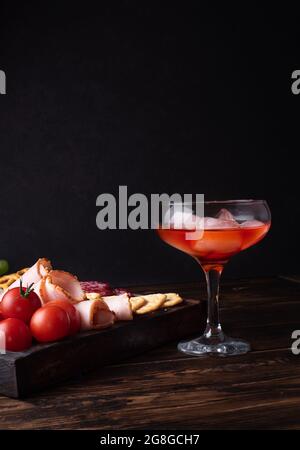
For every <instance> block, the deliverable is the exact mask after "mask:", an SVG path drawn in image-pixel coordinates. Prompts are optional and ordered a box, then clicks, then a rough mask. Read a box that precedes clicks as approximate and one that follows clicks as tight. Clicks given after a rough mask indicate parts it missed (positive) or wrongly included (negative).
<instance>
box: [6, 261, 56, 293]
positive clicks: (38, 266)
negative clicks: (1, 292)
mask: <svg viewBox="0 0 300 450" xmlns="http://www.w3.org/2000/svg"><path fill="white" fill-rule="evenodd" d="M51 269H52V266H51V262H50V261H49V260H48V259H46V258H40V259H39V260H38V261H37V262H36V263H35V264H34V265H33V266H32V267H30V269H28V270H27V271H26V272H25V273H24V274H23V275H22V276H21V277H20V278H19V279H18V280H16V281H14V282H13V283H12V284H11V285H10V286H9V289H12V288H15V287H18V286H20V280H22V285H23V286H24V287H27V286H30V285H31V284H32V283H34V284H36V283H38V282H39V281H40V280H41V279H42V278H43V277H44V276H46V275H47V274H48V273H49V271H50V270H51Z"/></svg>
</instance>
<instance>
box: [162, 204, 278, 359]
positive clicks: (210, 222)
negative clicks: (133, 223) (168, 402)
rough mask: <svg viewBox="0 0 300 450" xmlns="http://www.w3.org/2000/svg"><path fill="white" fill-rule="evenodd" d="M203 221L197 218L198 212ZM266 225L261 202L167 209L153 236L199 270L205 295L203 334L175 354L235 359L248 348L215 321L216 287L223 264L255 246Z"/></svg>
mask: <svg viewBox="0 0 300 450" xmlns="http://www.w3.org/2000/svg"><path fill="white" fill-rule="evenodd" d="M201 207H202V211H203V210H204V211H203V215H199V210H201ZM270 225H271V213H270V210H269V207H268V205H267V202H266V201H265V200H227V201H205V202H203V203H202V204H199V202H198V203H197V202H194V203H181V204H179V203H170V205H169V209H168V211H167V214H165V216H164V218H163V220H162V221H161V223H160V226H159V227H158V229H157V233H158V235H159V236H160V238H161V239H162V240H163V241H165V242H166V243H168V244H169V245H171V246H173V247H175V248H177V249H179V250H181V251H183V252H185V253H188V254H189V255H191V256H192V257H193V258H194V259H196V261H198V263H199V264H200V266H201V267H202V269H203V271H204V273H205V277H206V282H207V292H208V306H207V326H206V329H205V331H204V334H203V335H202V336H201V337H199V338H195V339H192V340H190V341H186V342H180V343H179V344H178V349H179V350H180V351H182V352H184V353H188V354H190V355H195V356H203V355H207V354H217V355H220V356H227V355H241V354H244V353H247V352H248V351H249V350H250V345H249V343H248V342H245V341H243V340H240V339H234V338H230V337H228V336H226V335H225V334H224V332H223V330H222V327H221V323H220V318H219V283H220V277H221V274H222V271H223V268H224V266H225V264H226V263H227V262H228V260H229V259H230V258H231V257H232V256H234V255H236V254H237V253H239V252H240V251H242V250H245V249H246V248H249V247H251V246H252V245H254V244H256V243H257V242H259V241H260V240H261V239H263V237H264V236H265V235H266V234H267V232H268V230H269V228H270Z"/></svg>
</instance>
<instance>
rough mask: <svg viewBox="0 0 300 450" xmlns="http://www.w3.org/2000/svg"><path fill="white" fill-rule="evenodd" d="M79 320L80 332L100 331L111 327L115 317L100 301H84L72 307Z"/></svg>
mask: <svg viewBox="0 0 300 450" xmlns="http://www.w3.org/2000/svg"><path fill="white" fill-rule="evenodd" d="M74 306H75V308H76V309H77V311H79V314H80V318H81V330H82V331H84V330H85V331H86V330H101V329H103V328H108V327H111V326H112V325H113V324H114V321H115V315H114V313H113V312H112V311H110V309H109V308H108V306H107V305H106V303H104V302H103V301H102V300H85V301H83V302H80V303H77V304H76V305H74Z"/></svg>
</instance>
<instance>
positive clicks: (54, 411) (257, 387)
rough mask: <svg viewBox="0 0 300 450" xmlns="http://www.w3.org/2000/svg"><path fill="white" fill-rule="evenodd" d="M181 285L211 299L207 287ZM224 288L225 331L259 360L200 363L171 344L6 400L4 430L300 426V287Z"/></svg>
mask: <svg viewBox="0 0 300 450" xmlns="http://www.w3.org/2000/svg"><path fill="white" fill-rule="evenodd" d="M164 287H165V288H166V289H165V290H170V287H171V286H167V285H165V286H157V287H155V290H164ZM176 288H177V290H178V291H179V292H180V293H183V294H185V295H187V296H191V297H195V294H196V296H198V298H200V297H201V298H203V296H204V295H205V293H204V286H203V285H202V286H200V290H199V286H198V285H196V284H186V285H178V286H177V285H176ZM143 289H145V290H147V289H149V287H141V288H140V292H142V291H143ZM151 289H154V288H153V287H152V288H151ZM202 289H203V290H202ZM173 290H174V285H173ZM222 291H223V296H222V311H221V312H222V318H223V322H224V328H225V330H226V331H227V332H228V333H229V334H232V335H236V336H239V337H243V338H246V339H248V340H250V341H251V343H252V347H253V351H252V352H250V353H249V354H247V355H244V356H241V357H231V358H217V357H208V358H194V357H191V356H186V355H182V354H180V353H179V352H177V349H176V344H175V343H173V344H169V345H167V346H164V347H161V348H159V349H156V350H154V351H151V352H149V353H145V354H143V355H140V356H139V357H136V358H132V359H130V360H127V361H124V362H123V363H122V364H117V365H114V366H110V367H106V368H104V369H101V370H97V371H96V372H94V373H91V374H88V375H86V376H85V377H83V378H79V379H76V380H73V381H72V382H69V383H65V384H62V385H61V386H59V387H56V388H53V389H50V390H48V391H46V392H43V393H41V394H37V395H35V396H32V397H30V398H29V399H27V400H26V401H20V400H13V399H9V398H6V397H0V408H1V416H0V428H2V429H16V428H21V429H45V428H46V429H48V428H51V429H78V428H82V429H113V428H122V429H129V428H142V429H151V428H161V429H164V428H169V429H180V428H189V429H206V428H211V429H218V428H228V429H230V428H232V429H238V428H270V429H272V428H275V429H276V428H282V429H285V428H286V429H294V428H296V429H297V428H300V355H299V356H295V355H293V354H292V352H291V350H290V346H291V332H292V331H293V330H294V329H298V328H299V329H300V295H299V294H300V284H299V283H294V282H292V281H289V280H284V279H266V280H263V279H260V280H248V281H247V280H241V281H236V282H228V283H226V285H224V286H223V289H222Z"/></svg>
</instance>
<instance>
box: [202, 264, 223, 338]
mask: <svg viewBox="0 0 300 450" xmlns="http://www.w3.org/2000/svg"><path fill="white" fill-rule="evenodd" d="M203 270H204V272H205V277H206V283H207V294H208V299H207V325H206V329H205V332H204V336H205V337H206V338H207V339H209V340H210V341H213V342H216V343H217V342H222V341H223V340H224V333H223V331H222V327H221V324H220V317H219V285H220V278H221V274H222V271H223V266H219V265H218V266H214V267H211V266H210V267H203Z"/></svg>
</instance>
